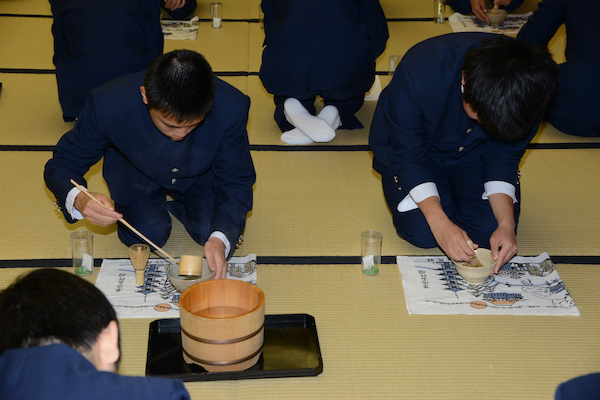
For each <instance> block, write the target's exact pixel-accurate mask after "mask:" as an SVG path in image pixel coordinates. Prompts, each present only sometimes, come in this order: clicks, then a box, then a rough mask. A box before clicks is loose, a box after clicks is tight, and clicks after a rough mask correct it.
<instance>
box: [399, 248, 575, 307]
mask: <svg viewBox="0 0 600 400" xmlns="http://www.w3.org/2000/svg"><path fill="white" fill-rule="evenodd" d="M397 263H398V267H399V268H400V273H401V274H402V284H403V287H404V294H405V297H406V304H407V308H408V311H409V312H410V313H411V314H515V315H519V314H520V315H579V310H578V309H577V307H576V306H575V302H574V301H573V299H572V297H571V295H570V294H569V292H568V290H567V287H566V286H565V284H564V282H563V281H562V280H561V278H560V277H559V275H558V272H557V271H556V269H555V268H554V264H553V263H552V260H551V259H550V256H549V255H548V254H547V253H543V254H541V255H540V256H538V257H515V258H513V259H512V260H511V261H510V262H508V263H507V264H506V265H504V266H503V267H502V268H501V269H500V271H499V273H498V274H497V275H494V276H492V277H490V278H488V279H487V280H486V281H485V282H484V283H482V284H480V285H471V284H469V283H467V282H466V281H465V280H464V279H463V278H462V277H461V276H460V275H459V274H458V273H457V272H456V269H455V268H454V265H453V264H452V262H451V261H450V260H449V259H448V258H447V257H403V256H399V257H397Z"/></svg>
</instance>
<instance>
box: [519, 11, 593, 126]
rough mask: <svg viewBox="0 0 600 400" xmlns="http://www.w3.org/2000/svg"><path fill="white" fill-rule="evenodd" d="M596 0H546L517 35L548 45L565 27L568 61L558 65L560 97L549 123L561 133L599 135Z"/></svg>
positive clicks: (526, 39) (554, 104)
mask: <svg viewBox="0 0 600 400" xmlns="http://www.w3.org/2000/svg"><path fill="white" fill-rule="evenodd" d="M599 5H600V4H598V2H597V1H596V0H578V1H571V0H543V1H542V2H541V3H540V4H539V6H538V9H537V11H535V12H534V13H533V15H532V16H531V17H529V20H528V21H527V23H526V24H525V26H523V28H522V29H521V31H520V32H519V34H518V36H517V38H519V39H521V40H523V41H525V42H528V43H533V44H535V45H538V46H542V47H547V46H548V42H550V40H551V39H552V37H553V36H554V35H555V34H556V31H557V30H558V28H559V27H560V26H561V25H563V24H564V25H565V26H566V28H567V29H566V32H567V47H566V50H565V59H566V62H565V63H562V64H560V65H559V66H558V68H559V70H560V75H559V78H558V89H557V96H556V99H555V100H554V102H553V104H552V106H551V107H550V110H549V113H548V114H547V115H546V118H547V119H548V122H550V123H551V124H552V125H553V126H554V127H555V128H557V129H558V130H560V131H561V132H564V133H568V134H570V135H577V136H600V113H598V110H599V109H600V74H598V71H600V53H599V52H597V51H594V50H593V49H595V48H597V46H598V44H597V41H598V37H600V24H598V22H597V21H596V18H595V13H596V11H597V9H598V6H599Z"/></svg>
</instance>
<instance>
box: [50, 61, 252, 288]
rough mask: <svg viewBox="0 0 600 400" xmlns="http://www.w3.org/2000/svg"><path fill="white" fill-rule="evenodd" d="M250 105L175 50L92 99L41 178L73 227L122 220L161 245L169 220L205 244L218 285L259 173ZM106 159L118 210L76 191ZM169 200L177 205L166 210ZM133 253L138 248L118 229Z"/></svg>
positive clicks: (203, 66)
mask: <svg viewBox="0 0 600 400" xmlns="http://www.w3.org/2000/svg"><path fill="white" fill-rule="evenodd" d="M249 107H250V99H249V98H248V97H247V96H245V95H243V94H242V93H241V92H239V91H238V90H237V89H235V88H234V87H232V86H230V85H229V84H227V83H225V82H223V81H221V80H220V79H218V78H216V77H215V76H214V75H213V73H212V70H211V67H210V65H209V64H208V62H207V61H206V60H205V59H204V57H203V56H202V55H200V54H198V53H196V52H193V51H188V50H175V51H172V52H170V53H167V54H164V55H162V56H160V57H158V58H157V59H156V60H155V61H154V62H153V63H152V64H151V65H150V67H149V68H148V70H147V71H145V72H140V73H137V74H133V75H127V76H124V77H121V78H118V79H116V80H114V81H111V82H109V83H107V84H106V85H103V86H101V87H100V88H98V89H95V90H93V91H92V92H91V93H90V96H89V97H88V101H87V103H86V106H85V107H84V110H83V111H82V113H81V115H80V118H79V120H78V121H77V123H76V124H75V127H74V129H73V130H71V131H70V132H67V133H66V134H65V135H64V136H63V137H62V138H61V139H60V141H59V142H58V144H57V146H56V149H55V150H54V155H53V157H52V159H51V160H50V161H48V163H47V164H46V168H45V172H44V177H45V180H46V184H47V186H48V188H49V189H50V190H51V191H52V192H53V193H54V195H55V196H56V199H57V200H58V201H57V204H58V205H59V206H60V207H61V208H62V211H63V214H64V216H65V218H66V220H67V221H68V222H71V223H73V222H76V221H77V220H78V219H82V218H87V219H88V220H89V221H90V222H92V223H94V224H97V225H101V226H107V225H110V224H113V223H115V222H116V221H117V220H118V219H119V218H124V219H125V220H127V221H128V222H129V223H130V224H131V225H133V226H134V227H136V228H137V229H138V230H139V231H140V232H141V233H142V234H144V235H145V236H146V237H148V238H149V239H150V240H152V241H153V242H154V243H155V244H157V245H158V246H162V245H163V244H164V243H166V241H167V239H168V237H169V234H170V231H171V218H170V217H169V215H168V212H167V211H171V212H172V213H173V214H174V215H175V216H176V217H177V218H178V219H179V220H180V221H181V222H182V223H183V225H184V226H185V228H186V229H187V231H188V232H189V233H190V235H191V236H192V238H193V239H194V240H195V241H196V242H198V243H199V244H201V245H204V256H205V257H206V259H207V260H208V264H209V267H210V269H211V270H212V271H215V270H216V275H215V277H216V278H217V279H219V278H225V276H226V270H227V266H226V258H227V257H230V256H231V254H232V253H233V250H234V249H235V244H236V243H237V242H238V240H239V238H240V235H241V233H242V230H243V228H244V226H245V222H246V214H247V213H248V212H249V211H250V209H251V208H252V185H253V184H254V181H255V172H254V166H253V163H252V158H251V156H250V147H249V143H248V134H247V132H246V123H247V121H248V110H249ZM102 157H104V167H103V176H104V179H105V180H106V183H107V184H108V187H109V190H110V193H111V197H112V199H113V200H114V202H115V204H114V206H113V203H112V201H111V200H110V199H109V198H108V197H106V196H104V195H101V194H98V193H93V195H94V196H95V197H96V198H98V199H99V200H100V201H101V202H102V203H103V204H104V205H105V206H106V207H108V208H109V209H107V208H105V207H102V206H100V205H99V204H97V203H95V202H94V201H90V199H89V198H88V197H87V196H85V195H84V193H81V192H80V191H79V190H78V189H75V188H73V185H72V184H71V183H70V180H71V179H73V180H75V181H76V182H78V183H79V184H82V185H85V180H84V178H83V176H84V174H85V173H86V172H87V171H88V169H89V168H90V167H91V166H92V165H94V164H95V163H96V162H98V161H99V160H100V159H101V158H102ZM167 195H170V196H171V197H172V198H173V201H169V202H167V197H166V196H167ZM119 238H120V239H121V241H122V242H123V243H125V244H126V245H128V246H130V245H132V244H134V243H139V242H140V241H141V239H139V238H138V237H137V236H136V235H135V234H134V233H132V232H130V231H129V230H128V229H127V228H126V227H123V226H119Z"/></svg>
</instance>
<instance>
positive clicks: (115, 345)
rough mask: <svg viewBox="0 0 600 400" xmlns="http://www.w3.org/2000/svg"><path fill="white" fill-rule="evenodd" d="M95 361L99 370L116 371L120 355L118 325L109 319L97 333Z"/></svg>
mask: <svg viewBox="0 0 600 400" xmlns="http://www.w3.org/2000/svg"><path fill="white" fill-rule="evenodd" d="M95 346H96V354H95V360H94V361H95V363H94V365H96V368H97V369H98V370H99V371H110V372H117V371H116V366H117V362H118V361H119V358H120V357H121V350H120V349H119V325H117V321H110V322H109V323H108V325H107V326H106V328H104V329H103V330H102V332H100V334H99V335H98V340H97V341H96V345H95Z"/></svg>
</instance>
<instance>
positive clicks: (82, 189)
mask: <svg viewBox="0 0 600 400" xmlns="http://www.w3.org/2000/svg"><path fill="white" fill-rule="evenodd" d="M71 183H72V184H73V185H74V186H75V187H76V188H77V189H79V190H81V191H82V192H83V193H84V194H85V195H86V196H87V197H89V198H90V199H92V200H94V201H95V202H96V203H98V204H100V205H101V206H102V207H104V208H106V209H109V208H108V207H106V206H105V205H104V204H102V203H101V202H100V200H98V199H97V198H95V197H94V196H92V194H91V193H90V192H89V191H88V190H87V189H86V188H85V187H83V186H81V185H80V184H78V183H77V182H75V181H74V180H73V179H71ZM119 222H121V223H122V224H123V225H125V226H126V227H128V228H129V229H130V230H131V231H132V232H134V233H135V234H136V235H138V236H139V237H141V238H142V239H144V240H145V241H146V242H148V243H149V244H150V245H151V246H152V247H154V249H155V250H157V251H159V252H161V253H162V254H164V255H165V256H167V258H169V259H171V261H173V262H174V263H175V264H177V261H175V259H174V258H173V257H171V255H170V254H169V253H167V252H166V251H164V250H163V249H161V248H160V247H158V246H157V245H155V244H154V242H152V241H151V240H150V239H148V238H147V237H146V236H144V235H143V234H142V233H141V232H140V231H138V230H137V229H135V228H134V227H133V226H131V224H130V223H129V222H127V221H125V220H124V219H123V218H119Z"/></svg>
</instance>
